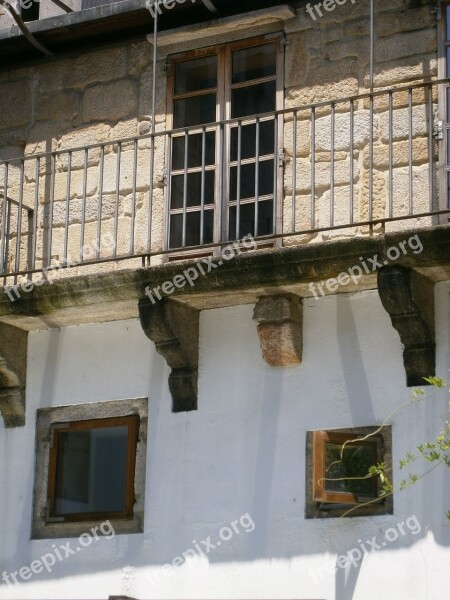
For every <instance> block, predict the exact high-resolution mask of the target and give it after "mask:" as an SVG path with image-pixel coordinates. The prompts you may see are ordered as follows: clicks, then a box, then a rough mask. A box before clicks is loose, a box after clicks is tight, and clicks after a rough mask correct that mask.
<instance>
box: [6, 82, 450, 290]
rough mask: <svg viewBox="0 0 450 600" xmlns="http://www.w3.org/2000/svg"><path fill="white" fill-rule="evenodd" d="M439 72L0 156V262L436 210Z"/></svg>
mask: <svg viewBox="0 0 450 600" xmlns="http://www.w3.org/2000/svg"><path fill="white" fill-rule="evenodd" d="M447 85H448V81H439V82H438V81H435V82H429V83H422V84H417V85H411V86H406V87H398V88H393V89H388V90H383V91H379V92H374V93H366V94H362V95H360V96H357V97H351V98H343V99H336V100H333V101H327V102H320V103H316V104H311V105H308V106H301V107H296V108H286V109H285V110H282V111H277V112H274V113H268V114H264V115H254V116H248V117H247V116H246V117H242V118H239V119H232V120H227V121H220V122H217V123H209V124H204V125H198V126H193V127H187V128H183V129H177V130H172V131H161V132H157V133H155V134H148V135H143V136H138V137H132V138H127V139H122V140H116V141H102V142H101V143H96V144H92V145H86V146H83V147H76V148H70V149H65V148H61V149H55V150H53V151H51V152H48V153H42V154H36V155H31V156H24V157H21V158H16V159H12V160H7V161H1V162H0V219H1V237H0V275H1V276H2V277H3V279H4V281H5V282H7V281H9V280H10V278H11V277H12V278H13V279H14V280H17V276H19V275H28V276H31V274H33V273H37V272H39V271H41V270H42V269H43V268H49V267H52V265H53V264H54V263H55V261H57V262H58V265H59V266H71V265H74V264H76V265H88V264H96V263H100V262H108V261H119V260H124V259H136V258H140V259H143V260H144V259H146V260H147V264H152V261H153V262H158V261H159V262H161V257H162V258H164V259H174V258H182V257H188V256H196V255H201V254H203V255H204V254H205V253H214V252H215V251H217V249H219V248H220V246H222V245H225V244H227V243H228V242H229V241H231V240H239V239H241V238H242V237H243V236H245V235H248V234H251V235H253V236H254V237H255V238H256V239H257V240H260V241H261V243H264V245H265V246H267V245H270V244H272V245H275V246H279V245H281V244H284V245H294V244H305V243H310V242H315V241H321V240H323V239H324V232H328V233H327V235H326V236H325V237H327V238H328V237H329V236H333V235H334V236H336V235H340V236H345V235H355V233H357V234H360V235H371V234H373V233H374V232H375V233H376V232H377V231H378V230H380V231H389V230H394V229H396V228H402V227H405V226H406V225H405V223H406V222H409V225H410V226H411V227H421V226H427V225H433V224H437V223H439V222H442V216H443V215H445V214H447V213H449V212H450V210H449V205H448V200H447V193H445V194H443V193H441V192H440V188H441V187H442V186H441V185H440V175H441V174H442V173H443V172H444V171H445V170H446V166H445V164H446V159H445V158H444V162H442V158H440V154H442V150H441V148H440V145H441V142H440V141H439V140H438V137H439V135H437V133H438V129H439V128H438V127H437V122H438V97H439V93H440V91H442V89H443V88H444V87H445V86H447ZM442 147H443V148H445V145H444V141H443V142H442ZM443 196H445V197H443Z"/></svg>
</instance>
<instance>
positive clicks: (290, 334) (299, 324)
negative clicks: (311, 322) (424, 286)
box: [253, 294, 303, 367]
mask: <svg viewBox="0 0 450 600" xmlns="http://www.w3.org/2000/svg"><path fill="white" fill-rule="evenodd" d="M253 319H254V320H255V321H256V322H257V323H258V328H257V329H258V336H259V342H260V345H261V351H262V355H263V358H264V360H265V361H266V362H267V363H268V364H269V365H271V366H272V367H286V366H290V365H298V364H301V362H302V351H303V310H302V304H301V300H300V298H299V297H298V296H296V295H294V294H276V295H273V296H263V297H261V298H260V299H259V300H258V302H257V304H256V306H255V310H254V312H253Z"/></svg>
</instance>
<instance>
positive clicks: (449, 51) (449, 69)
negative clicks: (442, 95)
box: [445, 46, 450, 77]
mask: <svg viewBox="0 0 450 600" xmlns="http://www.w3.org/2000/svg"><path fill="white" fill-rule="evenodd" d="M445 72H446V77H450V46H447V48H446V67H445Z"/></svg>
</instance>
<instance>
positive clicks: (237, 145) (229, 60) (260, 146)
mask: <svg viewBox="0 0 450 600" xmlns="http://www.w3.org/2000/svg"><path fill="white" fill-rule="evenodd" d="M283 48H284V46H283V36H282V34H272V35H268V36H261V37H258V38H251V39H247V40H240V41H238V42H233V43H230V44H224V45H221V46H215V47H210V48H204V49H201V50H196V51H194V52H189V53H183V54H181V55H175V56H172V57H171V60H170V62H169V76H168V106H167V126H168V129H169V130H173V131H172V132H171V133H170V134H169V140H168V149H167V161H168V169H167V175H168V186H167V194H168V202H167V204H168V214H167V227H166V247H167V249H169V250H174V251H175V253H176V251H177V250H181V249H183V248H186V247H191V248H192V252H193V253H198V252H200V253H201V252H202V248H201V246H203V245H206V244H215V243H220V242H223V243H225V242H228V241H235V240H240V239H242V238H243V237H244V236H246V235H249V234H251V235H253V236H254V237H258V236H270V235H272V234H274V233H276V232H277V230H278V229H279V226H280V222H281V216H280V214H279V213H280V210H281V207H280V204H281V203H280V202H279V201H277V200H278V198H280V197H281V195H282V190H283V177H282V173H283V163H282V161H281V160H279V156H281V154H280V153H282V148H283V141H282V139H283V116H282V114H279V113H277V111H280V110H281V109H282V108H283V102H284V92H283ZM204 251H205V250H203V253H204ZM174 255H175V254H173V255H172V256H174Z"/></svg>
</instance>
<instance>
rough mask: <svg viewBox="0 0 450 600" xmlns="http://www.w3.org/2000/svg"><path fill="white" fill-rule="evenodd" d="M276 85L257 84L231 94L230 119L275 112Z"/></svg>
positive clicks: (270, 83) (269, 83) (271, 82)
mask: <svg viewBox="0 0 450 600" xmlns="http://www.w3.org/2000/svg"><path fill="white" fill-rule="evenodd" d="M275 94H276V83H275V81H269V82H268V83H258V84H257V85H250V86H249V87H245V88H239V89H237V90H233V91H232V92H231V118H232V119H234V118H236V117H245V116H248V115H257V114H260V113H266V112H272V111H273V110H275Z"/></svg>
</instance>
